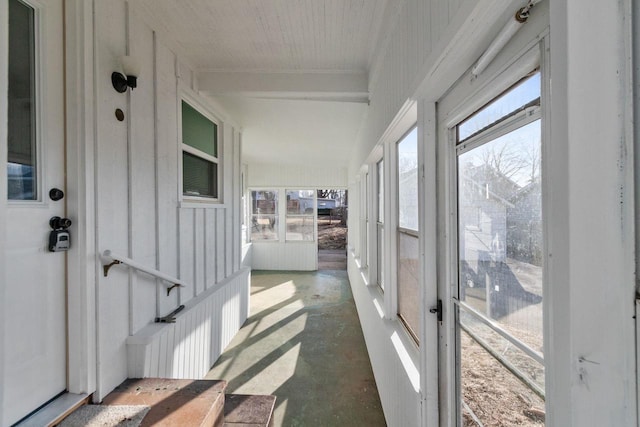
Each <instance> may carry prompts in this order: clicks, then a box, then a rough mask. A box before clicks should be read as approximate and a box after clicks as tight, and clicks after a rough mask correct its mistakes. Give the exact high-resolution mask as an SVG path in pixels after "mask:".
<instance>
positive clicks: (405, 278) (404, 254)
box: [398, 233, 420, 341]
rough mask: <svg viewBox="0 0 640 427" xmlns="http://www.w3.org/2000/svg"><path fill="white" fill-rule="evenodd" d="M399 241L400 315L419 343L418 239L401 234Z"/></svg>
mask: <svg viewBox="0 0 640 427" xmlns="http://www.w3.org/2000/svg"><path fill="white" fill-rule="evenodd" d="M398 240H399V242H398V246H399V247H398V314H399V315H400V317H401V318H402V320H404V323H405V324H406V325H407V327H408V328H409V330H410V332H411V333H412V335H413V336H414V338H415V339H416V341H417V340H418V336H419V333H420V288H419V285H418V275H419V271H418V238H417V237H415V236H412V235H410V234H406V233H399V239H398Z"/></svg>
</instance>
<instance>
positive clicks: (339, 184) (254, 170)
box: [247, 163, 348, 189]
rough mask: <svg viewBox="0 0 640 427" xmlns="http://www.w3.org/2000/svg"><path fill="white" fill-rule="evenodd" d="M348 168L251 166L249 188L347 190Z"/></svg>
mask: <svg viewBox="0 0 640 427" xmlns="http://www.w3.org/2000/svg"><path fill="white" fill-rule="evenodd" d="M347 183H348V181H347V170H346V168H336V167H332V166H331V165H326V166H325V165H295V166H294V165H287V164H259V163H251V164H249V176H248V180H247V186H248V187H259V188H268V187H287V188H291V189H302V188H336V189H340V188H347Z"/></svg>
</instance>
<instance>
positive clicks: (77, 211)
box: [0, 0, 99, 402]
mask: <svg viewBox="0 0 640 427" xmlns="http://www.w3.org/2000/svg"><path fill="white" fill-rule="evenodd" d="M36 5H37V2H36ZM62 7H63V11H62V16H63V19H64V23H63V33H64V34H63V37H64V46H63V49H64V55H65V58H64V63H63V66H64V82H65V87H64V100H63V103H64V108H65V115H64V116H65V118H64V120H65V123H64V133H65V135H64V137H65V148H64V150H65V160H66V173H67V177H66V188H65V190H66V197H65V200H66V210H67V213H68V216H69V217H70V218H71V219H72V221H73V223H74V224H73V226H72V229H71V231H72V233H73V245H72V247H71V250H70V251H69V252H68V253H67V254H65V257H66V262H67V354H68V358H67V390H68V391H69V392H70V393H77V394H82V393H87V394H91V393H93V392H94V391H95V390H96V372H97V362H96V354H97V351H96V350H97V349H96V342H97V341H96V322H95V319H96V287H95V285H96V275H97V274H98V267H99V261H98V257H97V256H96V254H97V251H96V249H95V231H94V218H95V209H94V200H93V197H94V196H93V194H94V188H95V186H94V175H93V170H94V168H93V164H94V154H93V153H94V148H93V147H94V139H95V138H94V128H95V127H94V122H95V113H94V111H95V101H94V89H93V86H94V54H93V50H94V48H93V3H92V2H91V1H90V0H63V2H62ZM8 19H9V17H8V3H7V2H0V23H5V25H0V42H1V43H2V46H4V47H5V48H4V49H0V51H1V52H2V54H0V92H2V93H7V84H8V49H7V48H6V46H7V45H6V44H7V43H8V25H6V23H8ZM7 108H8V104H7V97H6V96H1V97H0V117H7ZM6 140H7V126H6V122H4V123H3V124H2V125H0V141H6ZM6 165H7V152H6V150H0V173H1V174H3V176H5V177H6V174H7V169H6ZM40 190H42V188H41V189H40ZM0 200H5V201H6V200H7V188H6V186H0ZM6 218H7V203H6V202H3V203H1V204H0V223H1V224H3V225H2V226H0V241H3V242H4V241H6ZM5 260H6V248H5V245H0V271H5V269H4V266H5V264H6V261H5ZM4 289H5V288H4V286H0V300H4V296H5V290H4ZM4 339H5V337H4V330H3V328H0V342H4ZM4 357H5V355H4V352H0V379H3V378H4ZM4 394H5V393H4V381H0V402H1V401H4Z"/></svg>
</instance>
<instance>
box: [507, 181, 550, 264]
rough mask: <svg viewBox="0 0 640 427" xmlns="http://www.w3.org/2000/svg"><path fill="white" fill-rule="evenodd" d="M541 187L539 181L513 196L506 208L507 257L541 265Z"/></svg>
mask: <svg viewBox="0 0 640 427" xmlns="http://www.w3.org/2000/svg"><path fill="white" fill-rule="evenodd" d="M541 190H542V187H541V185H540V180H539V179H538V180H536V181H534V182H532V183H530V184H528V185H526V186H525V187H523V188H522V189H520V190H519V191H518V192H517V193H516V194H515V195H514V196H512V197H511V199H509V200H510V202H511V203H512V205H511V206H510V207H509V208H508V209H507V234H506V236H507V241H506V244H507V256H508V257H510V258H513V259H516V260H518V261H522V262H527V263H530V264H533V265H536V266H538V267H541V266H542V204H541V201H542V191H541Z"/></svg>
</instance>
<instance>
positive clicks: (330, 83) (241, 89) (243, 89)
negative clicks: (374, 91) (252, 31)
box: [196, 71, 369, 103]
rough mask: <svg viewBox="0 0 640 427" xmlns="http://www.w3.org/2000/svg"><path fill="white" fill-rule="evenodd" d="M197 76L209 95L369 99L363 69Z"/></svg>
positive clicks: (213, 72) (211, 73) (204, 90)
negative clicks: (360, 71) (354, 70)
mask: <svg viewBox="0 0 640 427" xmlns="http://www.w3.org/2000/svg"><path fill="white" fill-rule="evenodd" d="M196 78H197V82H198V90H199V91H200V92H202V93H204V94H207V95H212V96H220V95H242V96H249V97H254V98H271V99H307V100H319V101H346V102H362V103H368V102H369V91H368V76H367V74H366V73H358V72H299V73H298V72H264V73H262V72H250V71H240V72H231V71H202V72H198V73H197V77H196Z"/></svg>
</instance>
